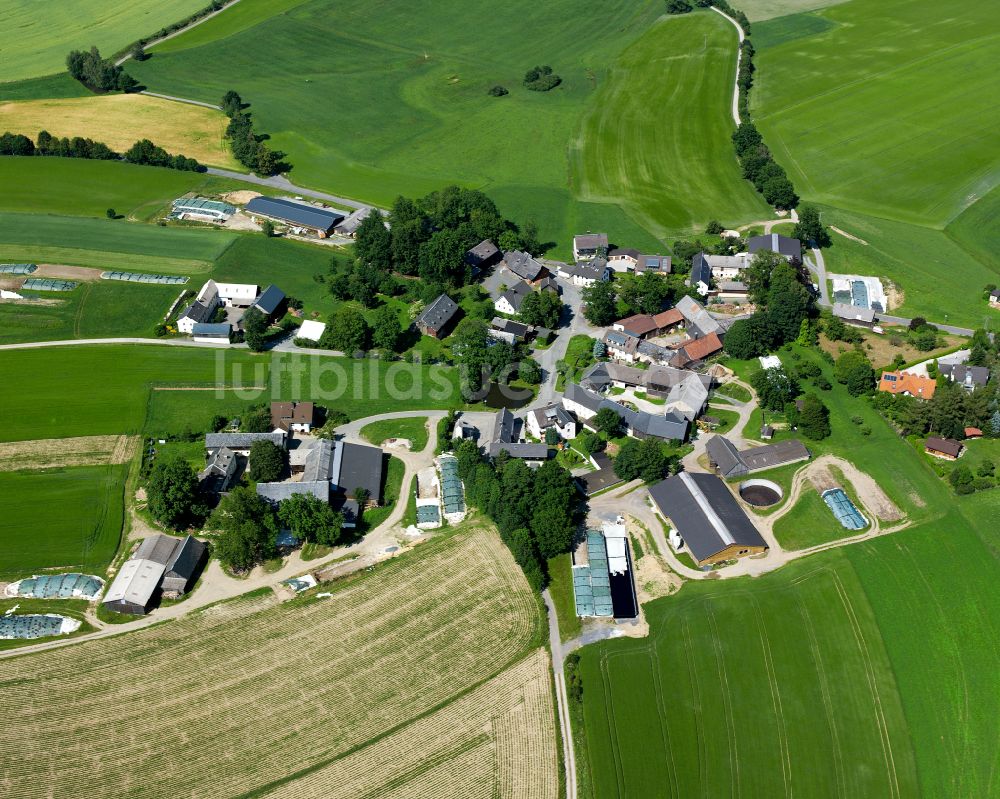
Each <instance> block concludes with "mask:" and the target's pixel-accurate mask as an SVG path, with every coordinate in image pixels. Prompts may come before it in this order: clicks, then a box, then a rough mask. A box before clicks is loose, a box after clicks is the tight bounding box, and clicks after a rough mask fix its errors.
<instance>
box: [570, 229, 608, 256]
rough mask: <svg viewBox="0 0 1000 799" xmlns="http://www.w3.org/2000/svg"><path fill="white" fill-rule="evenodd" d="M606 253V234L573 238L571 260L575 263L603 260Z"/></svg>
mask: <svg viewBox="0 0 1000 799" xmlns="http://www.w3.org/2000/svg"><path fill="white" fill-rule="evenodd" d="M607 252H608V234H607V233H584V234H583V235H580V236H574V237H573V258H574V260H577V261H589V260H592V259H594V258H603V257H605V256H606V255H607Z"/></svg>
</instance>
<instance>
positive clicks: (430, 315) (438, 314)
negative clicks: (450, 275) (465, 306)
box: [417, 294, 458, 330]
mask: <svg viewBox="0 0 1000 799" xmlns="http://www.w3.org/2000/svg"><path fill="white" fill-rule="evenodd" d="M456 313H458V306H457V305H456V304H455V301H454V300H452V298H451V297H449V296H448V295H447V294H442V295H441V296H439V297H438V298H437V299H436V300H434V302H432V303H431V304H430V305H428V306H427V307H426V308H424V310H423V313H421V314H420V316H418V317H417V327H426V328H429V329H431V330H441V329H443V328H444V327H446V326H447V325H448V323H449V322H451V320H452V319H453V318H454V316H455V314H456Z"/></svg>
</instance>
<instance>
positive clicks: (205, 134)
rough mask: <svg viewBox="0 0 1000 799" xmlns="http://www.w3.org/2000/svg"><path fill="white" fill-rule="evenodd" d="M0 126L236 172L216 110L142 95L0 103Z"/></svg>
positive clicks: (221, 117)
mask: <svg viewBox="0 0 1000 799" xmlns="http://www.w3.org/2000/svg"><path fill="white" fill-rule="evenodd" d="M0 120H2V122H0V127H2V128H3V129H4V130H9V131H11V132H12V133H23V134H24V135H25V136H28V137H29V138H31V139H35V138H36V137H37V136H38V132H39V131H42V130H47V131H48V132H49V133H51V134H52V135H53V136H67V137H69V138H72V137H74V136H83V137H84V138H87V139H94V140H95V141H101V142H104V143H105V144H106V145H108V147H110V148H111V149H112V150H115V151H117V152H120V153H123V152H125V151H126V150H128V148H129V147H131V146H132V145H133V144H135V143H136V142H137V141H138V140H139V139H149V140H150V141H152V142H153V143H154V144H158V145H159V146H160V147H162V148H163V149H165V150H166V151H167V152H169V153H172V154H178V153H179V154H182V155H186V156H188V158H194V159H196V160H198V161H200V162H201V163H203V164H207V165H210V166H219V167H224V168H227V169H239V168H240V167H239V165H238V162H237V161H236V160H235V159H234V158H233V156H232V155H231V154H230V152H229V149H228V147H227V145H226V141H225V136H224V134H225V131H226V125H227V124H228V122H229V120H228V119H227V118H226V115H225V114H223V113H222V112H221V111H216V110H215V109H212V108H205V107H204V106H198V105H191V104H190V103H178V102H174V101H173V100H163V99H161V98H159V97H150V96H148V95H144V94H108V95H103V96H101V95H92V96H90V97H75V98H61V99H54V100H53V99H45V100H22V101H20V102H6V103H0Z"/></svg>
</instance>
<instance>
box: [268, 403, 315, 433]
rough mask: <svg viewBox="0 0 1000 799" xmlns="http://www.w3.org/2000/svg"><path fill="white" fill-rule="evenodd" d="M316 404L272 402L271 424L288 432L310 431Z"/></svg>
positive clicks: (276, 428)
mask: <svg viewBox="0 0 1000 799" xmlns="http://www.w3.org/2000/svg"><path fill="white" fill-rule="evenodd" d="M315 414H316V406H315V405H313V403H311V402H272V403H271V425H272V426H273V427H274V429H275V430H284V431H285V432H286V433H287V432H289V431H294V432H296V433H308V432H310V431H311V430H312V426H313V418H314V416H315Z"/></svg>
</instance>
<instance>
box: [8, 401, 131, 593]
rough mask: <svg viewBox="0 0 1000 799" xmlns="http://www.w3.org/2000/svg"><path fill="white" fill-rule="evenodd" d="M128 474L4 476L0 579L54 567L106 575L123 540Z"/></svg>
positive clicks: (81, 469) (78, 471)
mask: <svg viewBox="0 0 1000 799" xmlns="http://www.w3.org/2000/svg"><path fill="white" fill-rule="evenodd" d="M8 407H9V406H8ZM126 472H127V467H125V466H75V467H71V468H65V469H53V470H48V471H30V472H0V495H2V496H3V497H4V514H3V517H2V518H0V542H2V546H0V575H2V576H6V577H10V576H14V575H21V576H23V575H29V574H31V573H33V572H37V571H39V570H42V569H52V568H69V569H81V570H84V571H88V570H97V572H98V573H101V572H102V571H103V569H104V567H105V566H107V564H108V562H109V561H110V560H111V558H112V557H113V556H114V554H115V551H116V550H117V549H118V541H119V539H120V537H121V531H122V524H123V521H124V485H125V474H126Z"/></svg>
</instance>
